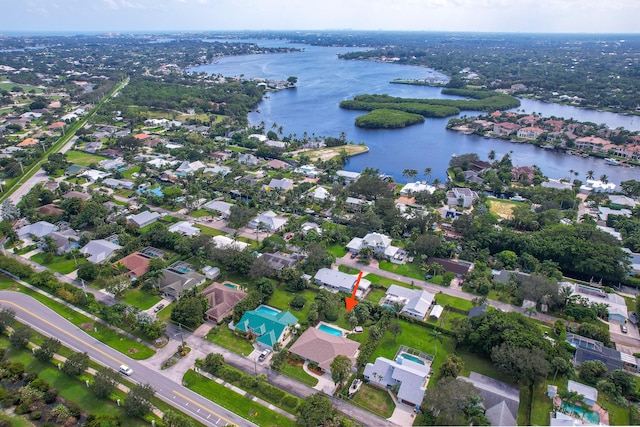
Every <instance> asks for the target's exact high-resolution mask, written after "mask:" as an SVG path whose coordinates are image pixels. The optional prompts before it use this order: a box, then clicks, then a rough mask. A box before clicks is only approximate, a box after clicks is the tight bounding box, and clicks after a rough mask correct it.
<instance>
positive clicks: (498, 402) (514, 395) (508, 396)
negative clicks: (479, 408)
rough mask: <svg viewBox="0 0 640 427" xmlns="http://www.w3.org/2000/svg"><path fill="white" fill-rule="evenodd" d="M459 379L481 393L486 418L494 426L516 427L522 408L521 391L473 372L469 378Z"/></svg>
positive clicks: (460, 377)
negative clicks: (519, 410)
mask: <svg viewBox="0 0 640 427" xmlns="http://www.w3.org/2000/svg"><path fill="white" fill-rule="evenodd" d="M458 379H461V380H464V381H467V382H469V383H471V384H473V386H474V387H475V388H477V389H478V390H479V391H480V396H481V397H482V403H483V406H484V407H485V409H486V412H485V416H486V417H487V418H488V419H489V421H490V422H491V425H492V426H515V425H517V423H516V419H517V417H518V407H519V406H520V389H519V388H518V387H516V386H512V385H509V384H507V383H504V382H502V381H498V380H496V379H494V378H489V377H487V376H485V375H481V374H479V373H477V372H473V371H472V372H471V373H470V374H469V377H468V378H467V377H462V376H459V377H458Z"/></svg>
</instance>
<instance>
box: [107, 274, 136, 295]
mask: <svg viewBox="0 0 640 427" xmlns="http://www.w3.org/2000/svg"><path fill="white" fill-rule="evenodd" d="M130 286H131V279H129V278H128V277H127V276H123V275H120V276H115V277H111V278H109V279H107V280H105V283H104V289H105V291H107V292H109V293H110V294H113V295H115V296H116V297H117V298H120V297H122V295H123V294H124V291H126V290H127V289H129V287H130Z"/></svg>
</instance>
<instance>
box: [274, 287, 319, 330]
mask: <svg viewBox="0 0 640 427" xmlns="http://www.w3.org/2000/svg"><path fill="white" fill-rule="evenodd" d="M296 295H302V296H303V297H304V299H306V300H307V302H306V304H305V305H304V307H302V310H294V309H292V308H291V307H290V306H289V304H290V303H291V301H292V300H293V298H295V296H296ZM317 295H318V293H317V292H316V291H314V290H311V289H306V290H304V291H302V292H298V293H293V292H287V291H285V290H284V289H276V291H275V292H274V293H273V295H271V298H269V302H268V303H267V304H268V305H270V306H272V307H275V308H277V309H279V310H282V311H290V312H291V314H293V315H294V316H296V317H297V318H298V321H299V322H300V323H302V322H306V321H307V316H308V314H309V306H310V305H311V303H312V302H313V300H314V299H315V298H316V296H317Z"/></svg>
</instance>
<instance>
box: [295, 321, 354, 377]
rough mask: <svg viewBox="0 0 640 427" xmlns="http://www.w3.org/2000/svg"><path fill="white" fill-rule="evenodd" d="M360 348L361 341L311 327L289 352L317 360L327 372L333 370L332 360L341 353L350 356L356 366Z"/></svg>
mask: <svg viewBox="0 0 640 427" xmlns="http://www.w3.org/2000/svg"><path fill="white" fill-rule="evenodd" d="M359 348H360V343H358V342H356V341H352V340H350V339H348V338H345V337H343V336H336V335H333V334H330V333H327V332H324V331H321V330H320V329H317V328H309V329H307V330H306V331H304V333H303V334H302V335H300V338H298V339H297V340H296V342H295V343H293V345H292V346H291V348H290V349H289V352H290V353H292V354H295V355H296V356H299V357H301V358H302V359H305V360H308V361H310V362H315V363H316V364H317V365H318V366H319V367H320V369H322V370H323V371H325V372H331V362H333V359H335V358H336V357H337V356H339V355H342V356H346V357H348V358H349V360H351V364H352V366H355V364H356V358H357V357H358V349H359Z"/></svg>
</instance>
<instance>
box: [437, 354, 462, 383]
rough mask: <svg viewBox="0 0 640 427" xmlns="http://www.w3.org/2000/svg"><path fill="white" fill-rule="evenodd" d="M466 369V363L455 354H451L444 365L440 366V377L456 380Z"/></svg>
mask: <svg viewBox="0 0 640 427" xmlns="http://www.w3.org/2000/svg"><path fill="white" fill-rule="evenodd" d="M463 369H464V363H463V362H462V359H461V358H459V357H458V356H456V355H455V354H450V355H448V356H447V358H446V359H445V360H444V363H443V364H442V365H440V376H441V377H443V378H444V377H451V378H456V377H457V376H458V375H460V373H461V372H462V370H463Z"/></svg>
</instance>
